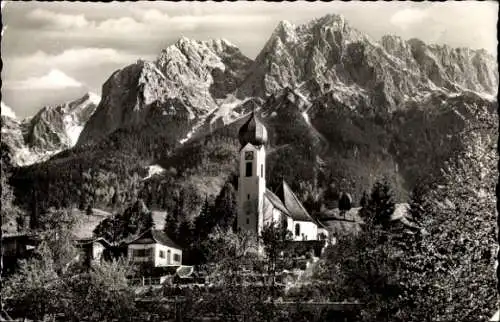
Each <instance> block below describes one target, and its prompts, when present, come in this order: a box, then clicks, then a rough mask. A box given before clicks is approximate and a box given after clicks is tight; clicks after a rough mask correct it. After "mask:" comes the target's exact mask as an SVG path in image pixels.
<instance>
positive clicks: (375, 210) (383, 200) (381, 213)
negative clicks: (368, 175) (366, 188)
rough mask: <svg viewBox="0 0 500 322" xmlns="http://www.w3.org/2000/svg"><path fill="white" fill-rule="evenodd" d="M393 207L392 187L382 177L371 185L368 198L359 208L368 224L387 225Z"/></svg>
mask: <svg viewBox="0 0 500 322" xmlns="http://www.w3.org/2000/svg"><path fill="white" fill-rule="evenodd" d="M395 207H396V205H395V203H394V197H393V193H392V189H391V187H390V185H389V182H388V181H387V180H385V179H384V180H381V181H377V182H375V184H374V185H373V188H372V191H371V193H370V198H369V199H368V202H367V203H366V205H365V206H364V207H363V208H362V209H361V215H362V217H363V219H364V220H365V222H366V223H367V224H368V225H382V226H387V225H388V224H389V221H390V220H391V215H392V214H393V213H394V209H395Z"/></svg>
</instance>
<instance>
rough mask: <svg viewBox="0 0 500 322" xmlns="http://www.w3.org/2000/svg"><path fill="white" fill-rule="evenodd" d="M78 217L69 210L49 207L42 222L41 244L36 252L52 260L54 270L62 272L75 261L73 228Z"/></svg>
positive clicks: (75, 251)
mask: <svg viewBox="0 0 500 322" xmlns="http://www.w3.org/2000/svg"><path fill="white" fill-rule="evenodd" d="M76 222H77V219H76V218H75V217H74V216H73V215H72V214H71V213H70V212H69V211H67V210H55V209H49V211H48V212H47V213H45V214H44V215H43V217H42V220H41V222H40V229H39V231H38V236H39V238H40V244H39V245H38V247H37V249H36V254H37V255H38V256H39V257H40V258H49V259H51V260H52V264H51V265H53V268H54V270H55V271H56V272H57V273H58V274H60V273H62V272H65V271H66V270H67V269H68V267H69V266H70V265H72V264H73V263H74V262H75V259H76V256H77V254H78V253H77V250H76V248H75V247H74V245H73V228H74V226H75V225H76Z"/></svg>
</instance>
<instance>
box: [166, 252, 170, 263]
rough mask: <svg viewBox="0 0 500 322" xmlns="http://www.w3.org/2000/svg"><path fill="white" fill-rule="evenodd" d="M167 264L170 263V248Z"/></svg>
mask: <svg viewBox="0 0 500 322" xmlns="http://www.w3.org/2000/svg"><path fill="white" fill-rule="evenodd" d="M167 264H170V249H169V250H167Z"/></svg>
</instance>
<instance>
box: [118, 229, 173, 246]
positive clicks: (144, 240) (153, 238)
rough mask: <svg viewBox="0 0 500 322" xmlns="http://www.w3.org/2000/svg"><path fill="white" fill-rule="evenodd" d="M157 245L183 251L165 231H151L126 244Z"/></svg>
mask: <svg viewBox="0 0 500 322" xmlns="http://www.w3.org/2000/svg"><path fill="white" fill-rule="evenodd" d="M150 243H157V244H161V245H165V246H168V247H172V248H177V249H181V247H179V246H178V245H177V244H176V243H174V242H173V241H172V239H170V237H168V236H167V234H165V233H164V232H163V231H161V230H157V229H149V230H146V231H145V232H143V233H142V234H140V235H139V236H137V237H135V238H133V239H132V240H130V241H127V242H126V244H129V245H130V244H150Z"/></svg>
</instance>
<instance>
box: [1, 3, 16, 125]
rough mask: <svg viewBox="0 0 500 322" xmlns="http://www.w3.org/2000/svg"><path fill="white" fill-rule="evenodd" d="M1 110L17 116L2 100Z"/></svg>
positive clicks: (3, 112) (10, 115)
mask: <svg viewBox="0 0 500 322" xmlns="http://www.w3.org/2000/svg"><path fill="white" fill-rule="evenodd" d="M2 6H3V5H2ZM1 110H2V115H5V116H8V117H11V118H13V119H15V118H17V116H16V113H14V111H13V110H12V109H11V108H10V107H9V106H7V105H6V104H5V103H4V102H2V105H1Z"/></svg>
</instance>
